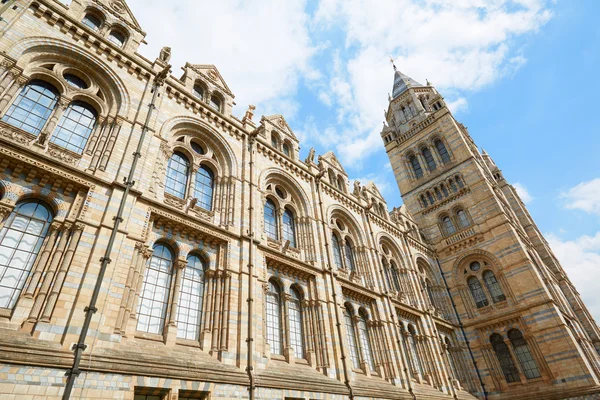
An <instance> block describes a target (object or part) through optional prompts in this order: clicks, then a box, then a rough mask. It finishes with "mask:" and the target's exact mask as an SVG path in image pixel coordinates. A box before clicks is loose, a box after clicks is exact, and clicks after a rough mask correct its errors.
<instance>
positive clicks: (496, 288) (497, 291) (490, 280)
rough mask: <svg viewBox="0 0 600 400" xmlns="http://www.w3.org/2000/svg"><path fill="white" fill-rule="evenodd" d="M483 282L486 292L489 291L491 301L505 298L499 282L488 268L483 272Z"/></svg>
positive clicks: (496, 301)
mask: <svg viewBox="0 0 600 400" xmlns="http://www.w3.org/2000/svg"><path fill="white" fill-rule="evenodd" d="M483 282H484V283H485V287H487V290H488V292H490V296H492V301H493V302H494V303H498V302H500V301H504V300H506V296H505V295H504V293H503V292H502V288H501V287H500V283H499V282H498V280H497V279H496V275H494V273H493V272H492V271H489V270H488V271H485V272H484V273H483Z"/></svg>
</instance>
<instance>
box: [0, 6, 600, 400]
mask: <svg viewBox="0 0 600 400" xmlns="http://www.w3.org/2000/svg"><path fill="white" fill-rule="evenodd" d="M3 4H4V8H3V9H2V10H3V14H2V20H1V21H0V58H1V60H0V397H1V398H2V399H38V398H47V399H59V398H61V396H62V395H63V392H64V390H65V384H66V381H67V377H66V375H65V373H67V375H68V376H70V377H71V378H72V379H74V381H75V385H74V388H73V391H72V393H71V398H77V399H101V398H104V399H106V398H110V399H136V400H138V399H139V400H157V399H172V400H175V399H181V400H184V399H235V398H240V399H348V398H351V399H440V400H441V399H452V398H454V399H474V398H475V397H479V398H484V397H485V396H487V397H488V398H490V399H563V398H573V399H574V398H577V399H579V398H581V399H595V398H599V396H598V394H597V393H598V392H599V390H600V384H599V376H600V371H599V368H600V363H599V360H598V349H599V347H600V342H599V340H598V327H597V326H596V324H595V322H594V321H593V319H592V318H591V317H590V315H589V313H588V312H587V310H586V308H585V306H584V305H583V303H582V302H581V300H580V299H579V297H578V295H577V292H576V291H575V289H574V288H573V286H572V285H571V284H570V282H569V280H568V278H567V277H566V276H565V274H564V272H563V270H562V269H561V267H560V265H559V264H558V262H557V261H556V259H555V258H554V256H553V255H552V253H551V251H550V249H549V248H548V246H547V244H546V242H545V240H544V239H543V237H542V236H541V235H540V234H539V232H538V230H537V228H536V227H535V224H534V223H533V222H532V220H531V218H530V217H529V215H528V214H527V211H526V209H525V208H524V206H523V204H522V203H521V202H520V200H519V198H518V196H517V195H516V193H515V192H514V189H513V188H512V187H511V186H510V185H508V184H507V183H506V181H505V180H504V179H503V178H502V174H501V172H500V171H499V169H498V168H497V167H496V166H495V164H494V163H493V161H492V160H491V158H489V156H487V155H486V154H480V153H479V151H478V150H477V148H476V147H475V146H474V144H473V142H472V140H471V138H470V137H469V135H468V133H467V131H466V129H465V128H464V127H463V126H462V125H460V124H458V123H456V122H455V121H454V120H453V119H452V116H451V115H450V113H449V112H448V110H447V109H446V107H445V105H444V102H443V99H441V97H440V96H439V94H438V93H437V92H436V91H435V89H434V88H433V87H432V86H430V85H426V86H423V85H419V84H418V83H416V82H414V81H412V80H410V78H408V77H405V76H404V75H401V74H400V73H396V75H395V88H394V96H393V99H392V100H391V103H390V111H389V114H388V117H389V125H388V126H387V127H386V128H385V129H384V131H383V133H382V137H383V139H384V142H385V144H386V149H387V150H388V153H389V154H390V159H391V160H392V165H393V166H394V171H395V173H396V176H397V178H398V183H399V187H400V190H401V191H402V194H403V196H404V199H405V204H406V206H402V207H401V208H398V209H394V210H393V211H392V212H388V211H387V210H388V206H387V204H386V202H385V199H383V197H382V196H381V194H380V193H379V191H378V190H377V188H376V187H375V185H373V184H367V185H361V184H360V183H358V182H354V183H353V184H352V185H350V183H349V181H348V176H347V174H346V172H345V171H344V168H343V167H342V166H341V165H340V163H339V162H338V160H337V159H336V157H335V155H334V154H333V153H331V152H329V153H326V154H324V155H321V156H318V157H316V155H315V154H314V151H312V150H311V152H310V153H309V156H308V158H307V159H306V160H301V159H300V158H299V142H298V139H297V138H296V137H295V135H294V133H293V131H292V130H291V129H290V127H289V126H288V124H287V123H286V121H285V119H284V118H283V116H281V115H272V116H263V117H261V118H260V120H259V121H255V120H254V118H253V111H254V109H253V107H250V108H249V109H248V111H247V112H246V115H245V116H244V117H243V118H241V119H239V118H237V117H236V116H234V115H232V107H233V105H234V103H233V99H234V95H233V93H232V91H231V89H230V88H229V87H228V86H227V84H226V83H225V80H224V78H223V77H222V76H221V75H220V73H219V71H218V70H217V68H216V67H215V66H213V65H203V64H190V63H188V64H186V65H185V67H184V73H183V75H182V76H181V77H179V78H178V77H175V76H172V75H170V74H169V67H170V66H169V59H170V49H168V48H164V49H163V50H162V51H161V53H160V54H159V56H158V57H157V58H156V60H154V61H150V60H147V59H145V58H144V57H142V56H141V55H139V54H138V53H137V52H136V51H137V49H138V47H139V45H140V44H141V43H142V42H143V40H144V35H145V34H144V31H143V30H142V28H141V27H140V26H139V24H138V22H137V21H136V19H135V17H134V16H133V14H132V13H131V10H130V9H129V8H128V6H127V5H126V4H125V3H124V2H123V1H121V0H72V1H71V3H70V5H69V6H65V5H63V4H62V3H60V2H58V1H54V0H16V1H8V2H3ZM400 113H402V117H401V116H400ZM439 143H441V144H442V145H441V146H440V144H439ZM426 149H427V151H425V150H426ZM411 152H412V153H411ZM413 156H414V157H416V160H417V163H414V158H412V157H413ZM431 160H433V163H432V161H431ZM417 164H418V166H419V169H420V174H421V175H422V176H417V173H418V172H416V171H418V170H417V169H416V166H417ZM428 165H429V167H431V168H430V169H427V166H428ZM434 165H435V166H436V168H433V166H434ZM411 171H412V172H411ZM412 174H414V175H412ZM430 197H431V204H430V203H429V201H430ZM423 199H425V200H426V201H427V202H428V203H424V202H423ZM409 210H410V213H409ZM446 217H447V218H448V220H445V219H444V218H446ZM447 221H450V223H449V224H448V222H447ZM452 224H454V225H452ZM459 227H460V228H459ZM440 228H441V232H444V233H443V234H442V233H440V230H439V229H440ZM452 228H454V230H452ZM438 261H439V262H438ZM477 265H479V267H477ZM103 267H106V268H103ZM441 271H443V274H442V273H441ZM463 271H464V273H463ZM475 281H477V282H478V283H475ZM97 282H100V283H101V286H99V287H100V290H99V292H98V296H97V299H96V297H95V295H94V293H95V292H94V288H95V287H97V285H96V284H97ZM90 305H92V307H90ZM87 317H91V323H90V325H89V330H88V331H87V333H86V334H85V335H84V336H85V345H86V347H85V349H84V348H83V347H79V346H74V344H77V343H78V341H79V337H80V334H81V332H82V330H84V332H85V329H87V328H88V326H87V325H86V322H85V321H86V318H87ZM461 322H462V325H463V326H464V332H463V330H462V329H461ZM74 348H75V349H76V350H77V351H81V352H82V353H81V354H82V356H81V359H80V363H79V366H78V368H77V370H76V371H73V361H74V358H75V357H74V351H73V350H74ZM71 381H72V380H71Z"/></svg>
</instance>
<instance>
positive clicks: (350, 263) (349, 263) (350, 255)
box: [345, 240, 356, 272]
mask: <svg viewBox="0 0 600 400" xmlns="http://www.w3.org/2000/svg"><path fill="white" fill-rule="evenodd" d="M345 253H346V268H348V270H350V271H351V272H353V271H355V270H356V266H355V265H354V249H353V248H352V244H351V243H350V242H349V241H348V240H346V248H345Z"/></svg>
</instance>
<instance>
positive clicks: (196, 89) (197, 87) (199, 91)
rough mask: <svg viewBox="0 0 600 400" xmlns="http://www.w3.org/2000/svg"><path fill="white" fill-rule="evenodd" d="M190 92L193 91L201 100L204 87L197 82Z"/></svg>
mask: <svg viewBox="0 0 600 400" xmlns="http://www.w3.org/2000/svg"><path fill="white" fill-rule="evenodd" d="M192 93H194V96H196V97H197V98H199V99H200V100H202V99H203V98H204V88H203V87H202V86H201V85H198V84H196V85H194V88H193V89H192Z"/></svg>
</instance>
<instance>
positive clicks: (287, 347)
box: [281, 293, 296, 364]
mask: <svg viewBox="0 0 600 400" xmlns="http://www.w3.org/2000/svg"><path fill="white" fill-rule="evenodd" d="M281 297H282V299H283V307H282V310H283V315H282V316H281V317H282V318H283V321H282V322H283V324H281V325H282V328H283V332H282V333H283V346H284V347H283V348H284V350H283V354H284V355H285V358H286V360H287V362H288V363H290V364H293V363H294V362H295V360H296V354H295V353H294V349H293V348H292V344H291V341H290V306H289V302H290V301H291V300H292V296H291V295H290V294H288V293H281Z"/></svg>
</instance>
